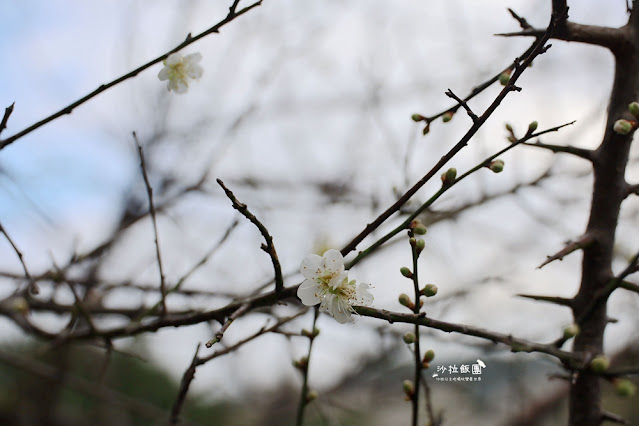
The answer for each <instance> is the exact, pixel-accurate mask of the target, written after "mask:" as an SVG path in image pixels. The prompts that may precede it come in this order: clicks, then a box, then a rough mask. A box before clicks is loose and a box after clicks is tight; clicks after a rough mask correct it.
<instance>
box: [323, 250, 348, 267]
mask: <svg viewBox="0 0 639 426" xmlns="http://www.w3.org/2000/svg"><path fill="white" fill-rule="evenodd" d="M323 257H324V267H325V268H326V269H327V270H329V271H332V272H341V271H343V270H344V256H342V253H340V252H339V251H337V250H335V249H330V250H327V251H326V253H324V256H323Z"/></svg>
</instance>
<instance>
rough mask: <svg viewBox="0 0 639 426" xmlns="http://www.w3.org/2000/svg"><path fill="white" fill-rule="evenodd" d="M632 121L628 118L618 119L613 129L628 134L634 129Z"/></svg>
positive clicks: (621, 133)
mask: <svg viewBox="0 0 639 426" xmlns="http://www.w3.org/2000/svg"><path fill="white" fill-rule="evenodd" d="M632 127H633V126H632V123H631V122H630V121H628V120H617V121H615V124H614V126H613V127H612V129H613V130H614V131H615V133H619V134H620V135H627V134H628V133H630V132H631V131H632Z"/></svg>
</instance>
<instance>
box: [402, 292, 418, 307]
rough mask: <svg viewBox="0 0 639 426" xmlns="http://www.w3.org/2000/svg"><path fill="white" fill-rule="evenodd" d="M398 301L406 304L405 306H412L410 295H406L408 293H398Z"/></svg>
mask: <svg viewBox="0 0 639 426" xmlns="http://www.w3.org/2000/svg"><path fill="white" fill-rule="evenodd" d="M398 300H399V303H400V305H403V306H406V307H407V308H411V309H412V308H413V306H415V305H413V302H412V300H410V297H409V296H408V294H406V293H402V294H400V295H399V299H398Z"/></svg>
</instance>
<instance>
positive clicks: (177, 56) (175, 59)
mask: <svg viewBox="0 0 639 426" xmlns="http://www.w3.org/2000/svg"><path fill="white" fill-rule="evenodd" d="M180 62H182V54H181V53H180V52H175V53H171V54H170V55H169V57H168V58H166V59H165V60H164V65H166V66H169V67H174V66H176V65H177V64H179V63H180Z"/></svg>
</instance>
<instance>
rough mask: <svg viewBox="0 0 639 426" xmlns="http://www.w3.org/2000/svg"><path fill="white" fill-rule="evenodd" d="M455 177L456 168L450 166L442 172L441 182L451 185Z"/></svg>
mask: <svg viewBox="0 0 639 426" xmlns="http://www.w3.org/2000/svg"><path fill="white" fill-rule="evenodd" d="M456 177H457V169H455V168H453V167H451V168H450V169H448V170H446V171H445V172H444V173H443V174H442V183H443V184H444V185H451V184H452V183H453V182H455V178H456Z"/></svg>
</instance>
